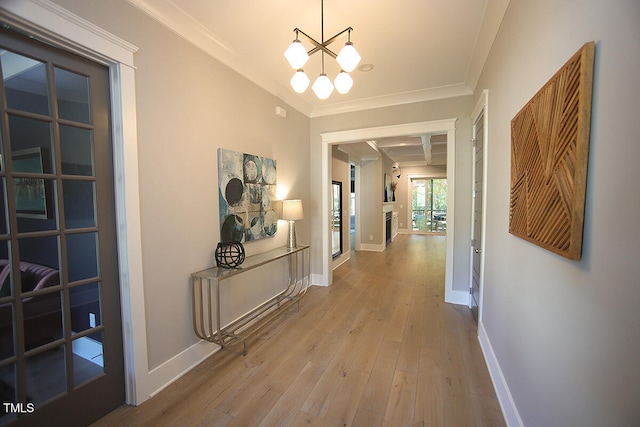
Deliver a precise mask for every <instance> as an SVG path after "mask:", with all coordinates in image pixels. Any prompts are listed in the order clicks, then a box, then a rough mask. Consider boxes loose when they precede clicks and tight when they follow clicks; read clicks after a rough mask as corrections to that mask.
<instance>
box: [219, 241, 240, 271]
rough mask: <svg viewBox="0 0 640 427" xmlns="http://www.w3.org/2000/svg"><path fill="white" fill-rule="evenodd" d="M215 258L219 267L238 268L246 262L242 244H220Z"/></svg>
mask: <svg viewBox="0 0 640 427" xmlns="http://www.w3.org/2000/svg"><path fill="white" fill-rule="evenodd" d="M215 257H216V265H217V266H218V267H220V268H236V267H237V266H239V265H240V264H242V263H243V262H244V246H242V243H240V242H219V243H218V246H217V247H216V252H215Z"/></svg>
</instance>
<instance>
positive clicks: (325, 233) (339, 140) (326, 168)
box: [316, 118, 469, 305]
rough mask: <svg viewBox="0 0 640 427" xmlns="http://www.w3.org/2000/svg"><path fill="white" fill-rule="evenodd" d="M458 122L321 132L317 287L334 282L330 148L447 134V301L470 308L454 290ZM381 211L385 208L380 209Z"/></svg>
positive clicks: (464, 299)
mask: <svg viewBox="0 0 640 427" xmlns="http://www.w3.org/2000/svg"><path fill="white" fill-rule="evenodd" d="M455 123H456V119H455V118H452V119H444V120H434V121H425V122H414V123H405V124H398V125H390V126H380V127H371V128H362V129H352V130H345V131H336V132H322V133H321V134H320V137H321V140H320V141H321V145H322V156H321V158H322V165H321V167H322V181H321V187H322V189H321V195H322V209H321V210H320V212H323V218H322V219H321V224H322V248H321V253H322V274H321V275H320V276H319V277H316V282H318V281H319V282H321V283H318V284H321V285H324V286H329V285H330V284H331V283H332V282H333V273H332V270H331V229H330V218H328V217H327V215H328V213H329V212H330V207H331V204H330V203H331V200H332V197H331V191H330V189H331V145H333V144H349V143H355V142H361V141H368V140H375V139H380V138H391V137H402V136H419V135H426V134H442V133H446V134H447V183H448V189H447V200H448V201H449V203H448V206H447V228H448V230H447V236H446V241H447V253H446V267H445V268H446V270H445V302H448V303H454V304H463V305H468V303H469V295H468V293H467V292H464V291H455V290H454V289H453V249H454V248H453V243H454V230H455V227H454V218H455V215H454V212H455V211H454V194H455V193H454V190H455V146H456V144H455V141H456V128H455ZM381 209H382V207H381Z"/></svg>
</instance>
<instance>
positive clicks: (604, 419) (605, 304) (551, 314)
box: [456, 0, 640, 427]
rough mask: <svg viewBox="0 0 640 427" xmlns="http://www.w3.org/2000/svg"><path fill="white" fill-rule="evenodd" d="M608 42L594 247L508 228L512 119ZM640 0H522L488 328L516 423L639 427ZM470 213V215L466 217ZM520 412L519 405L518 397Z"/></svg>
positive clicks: (500, 85)
mask: <svg viewBox="0 0 640 427" xmlns="http://www.w3.org/2000/svg"><path fill="white" fill-rule="evenodd" d="M588 41H595V42H596V58H595V82H594V91H593V108H592V127H591V146H590V155H589V170H588V183H587V197H586V214H585V224H584V242H583V256H582V260H580V261H569V260H567V259H564V258H562V257H560V256H558V255H555V254H553V253H551V252H548V251H546V250H544V249H541V248H540V247H538V246H535V245H532V244H531V243H528V242H526V241H524V240H522V239H519V238H517V237H514V236H512V235H510V234H509V233H508V221H509V217H508V215H509V179H510V175H509V174H510V143H511V136H510V121H511V119H512V118H513V117H514V115H515V114H516V113H517V112H518V111H519V110H520V108H522V106H524V105H525V103H526V102H527V101H528V100H529V99H530V98H531V97H532V96H533V95H534V94H535V93H536V92H537V91H538V89H540V87H542V86H543V85H544V84H545V83H546V82H547V80H548V79H549V78H550V77H551V76H552V75H553V74H554V73H555V72H556V71H557V70H558V69H559V68H560V67H561V66H562V65H563V64H564V63H565V62H566V61H567V60H568V59H569V58H570V57H571V56H572V55H573V54H574V53H575V52H576V51H577V50H578V49H579V48H580V47H581V46H582V45H583V44H584V43H586V42H588ZM639 76H640V2H638V1H637V0H616V1H612V2H604V1H599V0H588V1H587V0H565V1H562V2H558V1H556V0H538V1H527V0H511V4H510V6H509V9H508V11H507V14H506V17H505V20H504V22H503V23H502V27H501V29H500V32H499V34H498V36H497V39H496V42H495V44H494V46H493V48H492V50H491V54H490V57H489V60H488V62H487V64H486V66H485V68H484V71H483V74H482V77H481V80H480V83H479V85H478V87H477V93H478V95H479V94H480V91H481V90H482V89H485V88H488V89H489V140H488V146H489V149H488V175H487V185H488V188H487V206H486V216H487V224H486V232H487V237H486V247H485V254H486V271H485V289H484V318H483V320H482V324H483V325H482V326H483V328H484V330H483V329H482V327H481V330H480V332H481V335H482V334H483V333H486V336H485V338H487V339H488V343H489V344H490V346H491V348H492V350H493V352H494V355H495V358H494V359H493V360H491V354H490V353H489V356H490V363H494V364H495V365H494V366H493V367H494V368H500V369H501V371H502V374H503V376H504V382H502V381H501V379H500V378H499V376H496V379H497V380H498V385H499V388H500V387H506V389H504V390H503V398H505V399H504V400H503V402H504V403H505V404H506V405H507V407H509V406H510V405H509V401H508V400H507V399H506V397H508V392H510V394H511V397H512V399H513V403H514V404H515V408H514V407H513V406H512V407H511V408H510V409H511V410H514V409H515V412H514V411H511V410H510V411H508V414H509V416H508V418H509V419H510V420H511V421H512V425H517V423H518V414H519V417H520V418H521V421H522V424H523V425H525V426H530V427H537V426H581V427H586V426H594V427H595V426H598V427H601V426H608V427H612V426H631V425H640V405H639V402H640V369H639V367H638V361H639V360H640V359H639V355H640V332H639V331H640V310H638V306H639V305H640V262H638V260H640V257H639V255H638V242H640V226H639V225H638V218H639V215H638V212H640V191H639V190H638V182H639V181H640V172H639V170H640V168H638V159H640V143H639V142H638V141H639V138H638V126H637V122H638V119H639V118H640V84H639V83H638V78H639ZM456 224H458V222H456ZM508 409H509V408H508Z"/></svg>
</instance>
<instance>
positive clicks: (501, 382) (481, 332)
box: [478, 321, 524, 427]
mask: <svg viewBox="0 0 640 427" xmlns="http://www.w3.org/2000/svg"><path fill="white" fill-rule="evenodd" d="M478 341H479V342H480V348H481V349H482V353H483V354H484V360H485V363H486V364H487V368H488V369H489V375H490V376H491V381H492V382H493V388H494V389H495V391H496V395H497V397H498V401H499V402H500V408H502V415H503V416H504V421H505V422H506V423H507V426H509V427H524V424H523V423H522V419H521V418H520V414H519V413H518V408H517V407H516V404H515V402H514V401H513V397H512V396H511V392H510V391H509V385H508V384H507V381H506V380H505V378H504V375H503V374H502V369H501V368H500V363H498V359H496V355H495V353H494V352H493V347H492V346H491V341H490V340H489V336H488V335H487V331H486V330H485V328H484V324H483V323H482V321H480V322H479V323H478Z"/></svg>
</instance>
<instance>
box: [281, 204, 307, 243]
mask: <svg viewBox="0 0 640 427" xmlns="http://www.w3.org/2000/svg"><path fill="white" fill-rule="evenodd" d="M282 219H284V220H286V221H289V242H288V243H287V248H288V249H294V248H297V247H298V244H297V243H296V220H299V219H304V214H303V212H302V200H283V201H282Z"/></svg>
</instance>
